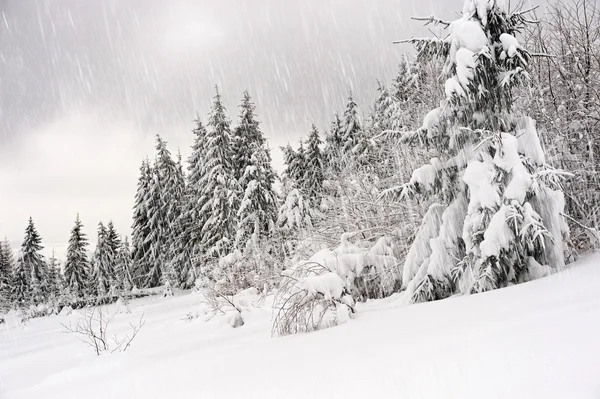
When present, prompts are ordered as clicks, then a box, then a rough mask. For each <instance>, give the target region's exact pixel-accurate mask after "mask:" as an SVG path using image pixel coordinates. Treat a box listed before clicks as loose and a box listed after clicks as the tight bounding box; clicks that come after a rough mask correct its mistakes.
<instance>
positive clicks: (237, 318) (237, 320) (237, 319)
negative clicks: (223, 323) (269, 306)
mask: <svg viewBox="0 0 600 399" xmlns="http://www.w3.org/2000/svg"><path fill="white" fill-rule="evenodd" d="M229 325H230V326H231V327H233V328H238V327H241V326H243V325H244V319H243V318H242V314H241V313H240V312H234V313H233V315H231V318H230V319H229Z"/></svg>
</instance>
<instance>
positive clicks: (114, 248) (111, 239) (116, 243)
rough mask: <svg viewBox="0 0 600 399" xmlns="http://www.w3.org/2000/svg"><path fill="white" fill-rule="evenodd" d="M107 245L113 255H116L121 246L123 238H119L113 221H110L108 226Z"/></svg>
mask: <svg viewBox="0 0 600 399" xmlns="http://www.w3.org/2000/svg"><path fill="white" fill-rule="evenodd" d="M106 245H108V246H109V247H110V251H111V252H112V253H113V254H116V253H117V252H118V251H119V247H120V246H121V237H119V234H118V233H117V230H116V229H115V225H114V223H113V221H112V220H109V221H108V224H107V225H106Z"/></svg>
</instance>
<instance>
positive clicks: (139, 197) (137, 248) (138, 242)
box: [132, 159, 152, 286]
mask: <svg viewBox="0 0 600 399" xmlns="http://www.w3.org/2000/svg"><path fill="white" fill-rule="evenodd" d="M151 182H152V169H151V167H150V162H149V161H148V159H145V160H144V161H143V162H142V165H141V166H140V177H139V178H138V184H137V191H136V194H135V205H134V208H133V209H134V211H133V225H132V229H133V233H132V245H133V251H132V261H133V264H132V274H133V280H134V285H136V286H142V285H144V284H145V282H146V276H147V275H148V274H149V273H150V263H149V259H150V255H149V252H150V245H151V242H150V234H151V231H150V219H149V217H148V215H149V213H148V212H149V202H148V201H149V198H150V185H151Z"/></svg>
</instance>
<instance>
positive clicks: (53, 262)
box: [47, 248, 64, 305]
mask: <svg viewBox="0 0 600 399" xmlns="http://www.w3.org/2000/svg"><path fill="white" fill-rule="evenodd" d="M47 280H48V302H50V303H51V304H53V305H56V301H57V300H58V298H59V296H60V295H61V293H62V289H63V285H64V280H63V276H62V273H61V271H60V262H59V260H58V259H57V258H56V252H55V250H54V248H52V255H51V256H50V258H48V278H47Z"/></svg>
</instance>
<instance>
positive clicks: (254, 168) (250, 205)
mask: <svg viewBox="0 0 600 399" xmlns="http://www.w3.org/2000/svg"><path fill="white" fill-rule="evenodd" d="M252 147H253V153H252V156H251V158H250V164H249V165H248V166H247V167H246V169H245V172H244V175H243V176H242V177H241V178H240V186H242V187H245V190H244V197H243V199H242V201H241V203H240V208H239V210H238V213H237V217H238V228H237V235H236V244H237V246H238V247H241V248H244V247H247V246H248V245H249V244H251V243H253V244H254V245H255V246H257V245H258V242H259V240H260V239H262V238H265V237H268V236H269V234H270V233H271V232H272V231H273V228H274V224H275V220H276V217H277V202H276V201H277V196H276V195H275V192H274V190H273V183H272V180H273V175H274V172H273V170H272V168H271V163H270V161H271V160H270V157H269V154H268V152H267V151H268V150H267V149H266V148H265V147H264V145H259V144H258V143H252Z"/></svg>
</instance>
